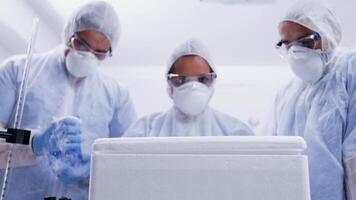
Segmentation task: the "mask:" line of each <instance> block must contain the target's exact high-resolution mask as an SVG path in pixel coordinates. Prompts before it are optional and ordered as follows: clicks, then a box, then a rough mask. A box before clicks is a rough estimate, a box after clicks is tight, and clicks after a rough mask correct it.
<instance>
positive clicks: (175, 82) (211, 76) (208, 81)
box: [167, 72, 217, 87]
mask: <svg viewBox="0 0 356 200" xmlns="http://www.w3.org/2000/svg"><path fill="white" fill-rule="evenodd" d="M216 77H217V75H216V73H214V72H212V73H208V74H202V75H197V76H182V75H179V74H168V76H167V80H168V83H169V84H170V85H172V86H173V87H179V86H181V85H184V84H185V83H188V82H191V81H197V82H199V83H202V84H204V85H206V86H207V87H210V86H211V85H213V83H214V82H215V79H216Z"/></svg>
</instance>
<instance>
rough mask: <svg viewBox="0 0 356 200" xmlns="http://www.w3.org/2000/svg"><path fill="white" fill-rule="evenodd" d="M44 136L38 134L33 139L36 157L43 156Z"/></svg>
mask: <svg viewBox="0 0 356 200" xmlns="http://www.w3.org/2000/svg"><path fill="white" fill-rule="evenodd" d="M43 145H44V136H43V134H36V135H34V136H33V139H32V149H33V153H34V154H35V155H36V156H41V155H42V154H43Z"/></svg>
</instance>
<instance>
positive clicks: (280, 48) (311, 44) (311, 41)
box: [276, 33, 321, 58]
mask: <svg viewBox="0 0 356 200" xmlns="http://www.w3.org/2000/svg"><path fill="white" fill-rule="evenodd" d="M320 40H321V37H320V35H319V34H318V33H313V34H311V35H307V36H305V37H302V38H300V39H298V40H296V41H294V42H290V43H288V42H286V41H280V42H278V43H277V44H276V50H277V52H278V54H279V55H280V56H281V57H282V58H286V57H287V54H288V50H289V49H290V48H291V47H292V46H301V47H306V48H309V49H315V47H316V45H317V42H318V41H320Z"/></svg>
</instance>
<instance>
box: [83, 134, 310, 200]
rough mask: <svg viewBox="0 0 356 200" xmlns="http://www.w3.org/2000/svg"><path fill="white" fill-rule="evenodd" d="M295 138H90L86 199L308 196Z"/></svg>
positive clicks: (290, 199) (294, 199)
mask: <svg viewBox="0 0 356 200" xmlns="http://www.w3.org/2000/svg"><path fill="white" fill-rule="evenodd" d="M305 149H306V144H305V142H304V140H303V139H302V138H300V137H273V136H270V137H268V136H259V137H258V136H251V137H249V136H242V137H238V136H223V137H162V138H116V139H99V140H96V141H95V144H94V147H93V153H92V166H91V177H90V195H89V199H90V200H99V199H105V200H114V199H123V200H142V199H144V200H182V199H183V200H217V199H226V200H230V199H231V200H232V199H234V200H236V199H239V200H261V199H263V200H310V192H309V176H308V162H307V157H306V156H305V155H303V151H305Z"/></svg>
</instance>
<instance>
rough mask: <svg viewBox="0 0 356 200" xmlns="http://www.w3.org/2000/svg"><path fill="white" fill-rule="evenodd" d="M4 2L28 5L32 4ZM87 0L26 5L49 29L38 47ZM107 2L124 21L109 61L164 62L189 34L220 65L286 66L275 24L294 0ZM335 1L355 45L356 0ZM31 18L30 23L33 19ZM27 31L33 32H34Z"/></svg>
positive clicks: (54, 38)
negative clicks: (278, 50)
mask: <svg viewBox="0 0 356 200" xmlns="http://www.w3.org/2000/svg"><path fill="white" fill-rule="evenodd" d="M4 1H5V2H6V1H7V2H23V4H26V3H24V2H28V1H26V0H4ZM4 1H3V2H4ZM32 1H33V2H35V3H32ZM229 1H230V0H229ZM259 1H261V0H259ZM268 1H271V0H268ZM3 2H2V4H4V3H3ZM39 2H40V3H39ZM84 2H86V1H84V0H60V1H58V0H31V1H29V3H27V5H30V6H31V7H32V10H33V11H34V13H37V14H40V20H41V21H42V22H43V23H42V24H43V26H45V28H42V27H41V29H48V30H47V31H45V32H46V33H42V35H43V37H40V39H39V41H38V42H39V43H40V44H45V43H46V44H47V45H41V46H40V47H39V48H38V49H39V50H40V51H43V50H47V49H50V48H52V46H54V44H56V43H58V42H60V39H59V38H60V33H59V32H61V30H62V27H63V22H64V21H65V19H66V18H67V17H68V16H69V14H70V13H71V12H72V11H73V10H74V9H75V8H76V7H77V6H79V5H81V4H82V3H84ZM108 2H110V3H112V4H113V5H114V6H115V8H116V9H117V10H118V13H119V17H120V19H121V24H122V35H121V39H120V43H119V48H118V49H117V51H116V52H115V54H114V57H113V58H112V59H111V61H110V64H114V65H119V66H137V65H139V66H147V65H164V64H165V62H166V60H167V58H168V57H169V55H170V53H171V52H172V50H173V49H174V48H175V47H176V46H177V45H178V44H179V43H180V42H182V41H183V40H185V39H188V38H190V37H195V38H199V39H201V40H202V41H203V42H205V43H206V45H207V46H208V47H209V49H210V51H211V54H212V55H213V58H214V60H215V62H216V63H217V64H218V65H280V64H283V61H281V59H280V58H279V57H278V56H277V55H276V53H275V51H274V44H275V42H276V41H277V40H278V33H277V29H276V27H277V24H278V22H279V20H278V19H279V18H280V17H281V16H282V15H283V12H284V11H285V10H286V9H287V7H288V6H289V4H290V3H291V2H292V1H286V0H276V1H275V2H274V3H272V4H251V5H249V4H242V5H241V4H231V5H222V4H215V3H203V2H201V1H200V0H108ZM286 2H288V3H286ZM331 2H332V3H333V4H334V9H335V12H336V14H337V16H338V17H339V19H340V21H341V24H342V26H343V30H344V39H343V43H342V44H343V45H345V46H353V45H354V44H356V27H355V26H354V19H356V13H355V12H354V8H355V7H356V1H354V0H331ZM8 4H10V3H8ZM12 4H13V3H12ZM51 5H52V6H51ZM5 6H6V4H5ZM20 6H22V5H20ZM0 7H3V6H1V5H0ZM46 8H48V10H46ZM4 9H6V8H4ZM56 13H58V14H56ZM1 19H2V21H5V22H7V24H10V25H11V20H16V19H12V18H10V21H9V20H8V19H6V18H4V17H2V18H1ZM5 19H6V20H5ZM27 22H28V24H30V20H28V21H27ZM27 27H30V25H28V26H27ZM14 29H18V27H14ZM27 30H28V28H27ZM19 32H21V35H23V36H26V34H27V33H26V32H25V31H23V30H21V29H19ZM27 32H28V34H29V31H27ZM49 38H50V39H49Z"/></svg>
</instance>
